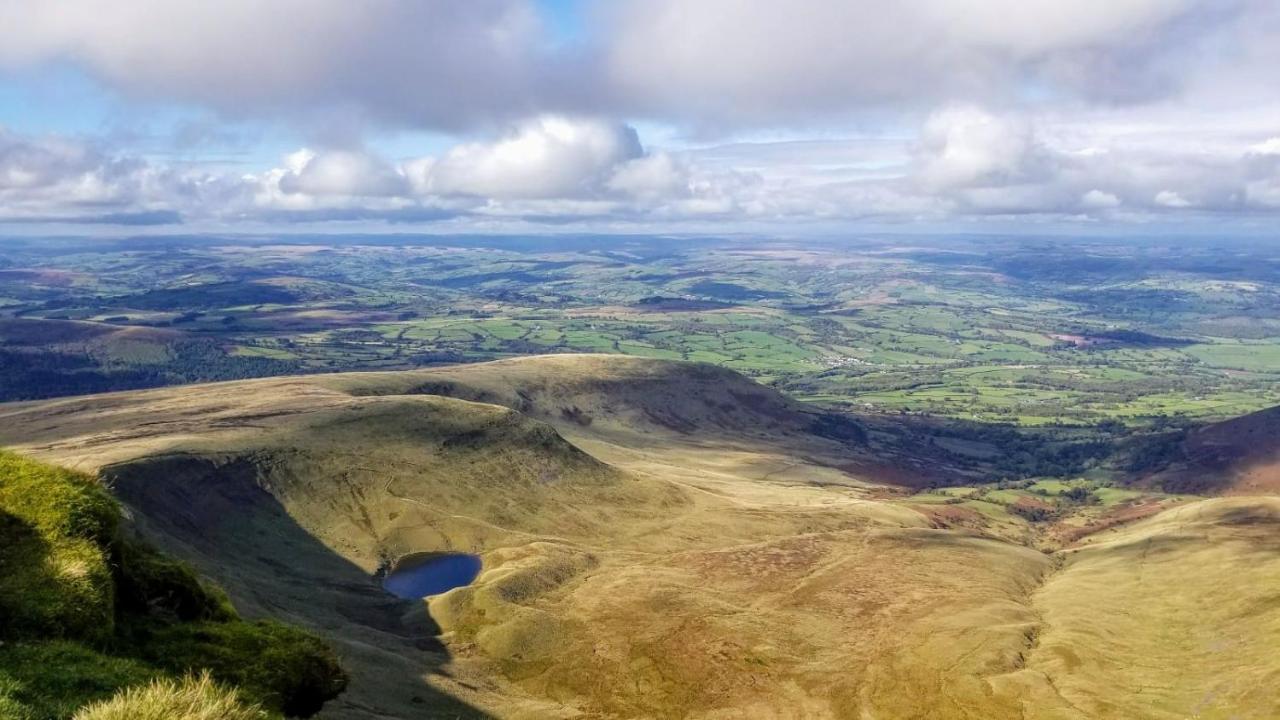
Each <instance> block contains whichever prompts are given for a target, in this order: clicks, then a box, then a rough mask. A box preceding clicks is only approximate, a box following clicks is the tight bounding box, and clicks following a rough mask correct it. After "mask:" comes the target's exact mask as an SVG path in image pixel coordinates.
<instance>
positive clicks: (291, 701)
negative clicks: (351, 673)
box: [139, 620, 347, 717]
mask: <svg viewBox="0 0 1280 720" xmlns="http://www.w3.org/2000/svg"><path fill="white" fill-rule="evenodd" d="M140 639H141V640H142V642H141V643H140V645H139V651H140V652H141V653H142V656H143V657H144V659H146V660H148V661H150V662H154V663H155V664H157V665H159V666H161V667H164V668H167V669H170V670H173V671H175V672H180V673H181V672H189V671H192V670H198V669H207V670H208V671H209V672H210V673H212V674H213V677H215V678H217V679H218V680H219V681H221V682H225V683H228V684H231V685H235V686H237V687H239V688H240V690H241V692H242V693H243V694H244V696H245V697H246V698H249V699H250V700H253V701H254V702H258V703H261V704H262V705H263V706H265V707H268V708H270V709H272V710H278V711H280V712H283V713H285V714H286V715H294V716H300V717H307V716H310V715H313V714H315V713H316V712H317V711H319V709H320V707H321V706H322V705H323V704H324V702H325V701H326V700H329V699H331V698H333V697H335V696H337V695H338V693H340V692H342V691H343V690H344V689H345V688H346V686H347V676H346V674H345V673H344V672H343V671H342V668H341V666H339V665H338V660H337V657H336V656H335V655H334V653H333V651H332V650H331V649H330V648H329V646H328V645H327V644H325V643H324V641H322V640H320V639H319V638H318V637H316V636H314V635H312V634H310V633H308V632H305V631H302V630H299V629H298V628H295V627H291V626H289V625H285V624H283V623H278V622H275V621H271V620H258V621H255V622H245V621H241V620H236V621H232V622H192V623H170V624H160V625H156V626H154V627H152V628H150V629H149V630H147V631H145V632H143V633H142V634H141V636H140Z"/></svg>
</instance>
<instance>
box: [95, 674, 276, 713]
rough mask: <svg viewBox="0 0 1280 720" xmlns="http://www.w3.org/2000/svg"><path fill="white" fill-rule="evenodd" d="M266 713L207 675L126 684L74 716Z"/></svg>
mask: <svg viewBox="0 0 1280 720" xmlns="http://www.w3.org/2000/svg"><path fill="white" fill-rule="evenodd" d="M267 717H269V715H267V713H266V712H265V711H264V710H262V709H261V708H259V707H258V706H256V705H250V704H246V703H243V702H241V701H240V698H239V696H238V695H237V694H236V691H235V690H234V689H231V688H226V687H223V686H221V685H218V684H217V683H215V682H214V681H213V680H212V678H210V677H209V675H208V674H207V673H206V674H202V675H200V676H199V677H192V676H190V675H188V676H186V677H184V678H182V679H181V680H172V679H157V680H152V681H151V682H150V683H149V684H147V685H143V686H141V687H134V688H128V689H126V690H123V691H121V692H120V693H119V694H117V695H116V696H115V697H113V698H111V699H110V700H104V701H101V702H97V703H94V704H92V705H89V706H88V707H85V708H83V709H81V710H80V711H79V712H77V713H76V714H75V719H74V720H262V719H263V718H267Z"/></svg>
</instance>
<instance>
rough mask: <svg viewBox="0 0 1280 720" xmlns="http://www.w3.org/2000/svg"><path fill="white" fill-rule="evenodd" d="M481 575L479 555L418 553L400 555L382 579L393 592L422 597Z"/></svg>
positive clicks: (388, 590) (406, 597) (466, 583)
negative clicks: (401, 556)
mask: <svg viewBox="0 0 1280 720" xmlns="http://www.w3.org/2000/svg"><path fill="white" fill-rule="evenodd" d="M479 574H480V558H479V557H478V556H476V555H466V554H464V553H418V554H416V555H408V556H406V557H403V558H400V560H399V561H398V562H397V563H396V565H395V567H394V568H392V569H391V571H390V572H388V573H387V575H386V577H384V578H383V579H382V587H383V588H384V589H385V590H386V591H387V592H389V593H391V594H392V595H395V596H397V597H402V598H405V599H408V600H421V599H422V598H424V597H426V596H428V595H438V594H440V593H442V592H445V591H446V590H452V589H454V588H456V587H462V586H463V585H470V584H471V581H472V580H475V579H476V576H477V575H479Z"/></svg>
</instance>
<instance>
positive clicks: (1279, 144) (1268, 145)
mask: <svg viewBox="0 0 1280 720" xmlns="http://www.w3.org/2000/svg"><path fill="white" fill-rule="evenodd" d="M1249 150H1250V151H1251V152H1254V153H1256V154H1258V155H1280V137H1273V138H1270V139H1268V140H1266V141H1264V142H1260V143H1258V144H1257V145H1254V146H1253V147H1251V148H1249Z"/></svg>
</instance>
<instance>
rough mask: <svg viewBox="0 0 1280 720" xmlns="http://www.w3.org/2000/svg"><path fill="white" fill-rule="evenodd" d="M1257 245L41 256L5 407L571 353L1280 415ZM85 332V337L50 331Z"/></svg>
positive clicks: (1183, 410)
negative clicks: (43, 281) (43, 398)
mask: <svg viewBox="0 0 1280 720" xmlns="http://www.w3.org/2000/svg"><path fill="white" fill-rule="evenodd" d="M1233 252H1234V253H1235V255H1234V257H1235V258H1236V261H1234V262H1232V263H1229V264H1226V265H1225V266H1224V261H1223V260H1222V256H1221V252H1220V249H1219V248H1211V247H1203V248H1197V247H1193V248H1186V247H1179V248H1175V247H1173V246H1161V245H1158V244H1154V245H1153V244H1150V243H1148V244H1145V245H1137V244H1135V245H1133V246H1125V245H1123V244H1121V245H1119V246H1109V247H1106V248H1103V249H1098V248H1097V247H1095V246H1093V245H1091V244H1090V243H1089V242H1087V241H1065V240H1064V241H1055V242H1053V243H1040V244H1037V242H1036V241H1015V240H1000V239H986V240H983V241H972V242H968V241H963V240H957V239H954V238H952V239H947V240H945V241H942V240H939V241H936V242H931V241H929V240H927V239H913V240H912V241H911V242H910V243H895V242H890V241H863V242H859V243H811V244H808V245H802V244H795V243H784V242H768V241H763V240H752V241H749V242H748V241H743V242H732V241H712V240H682V241H668V240H664V239H660V238H636V239H625V238H614V239H608V240H604V239H601V240H598V241H593V242H587V241H585V240H584V241H580V242H571V241H565V240H552V239H546V240H535V239H528V238H522V239H513V238H493V239H480V240H470V239H448V238H441V239H437V238H430V237H405V238H400V239H397V240H396V241H395V242H388V241H385V240H374V239H361V238H340V239H328V240H325V241H323V242H317V241H314V239H310V240H309V241H308V242H306V243H305V244H303V243H301V242H300V243H298V244H289V243H285V242H262V241H247V240H246V241H241V242H235V241H229V240H226V241H224V240H220V241H219V242H217V243H212V242H205V241H203V239H201V238H191V239H187V240H182V239H177V240H173V241H167V242H162V241H156V247H155V248H154V249H146V248H143V249H139V248H137V247H132V246H131V248H130V250H129V251H128V252H125V251H122V250H120V249H119V248H117V247H115V246H114V245H113V244H112V243H111V242H107V241H103V242H101V243H98V244H93V245H89V246H77V247H76V248H75V251H74V252H66V251H61V250H60V249H59V248H58V246H57V244H56V243H53V244H41V245H36V244H32V245H27V246H22V245H19V246H16V247H14V248H12V249H11V252H10V253H9V254H8V256H7V258H8V261H9V262H10V263H11V264H12V265H14V266H16V267H30V268H41V269H49V270H57V271H59V272H62V273H68V272H69V273H72V277H74V278H75V281H74V282H72V283H70V284H64V285H59V286H40V285H38V284H32V283H31V282H30V281H24V282H21V283H20V282H15V281H7V282H4V283H3V284H0V297H4V298H5V304H4V305H3V306H0V335H3V336H4V338H3V339H4V340H5V341H6V343H5V346H6V350H4V351H3V354H2V355H0V398H4V399H16V398H19V397H31V396H34V394H40V393H41V392H43V394H45V395H58V394H72V393H76V392H90V391H97V390H102V389H123V388H130V387H145V386H150V385H164V384H172V383H176V382H190V381H193V380H210V379H231V378H236V377H250V376H255V375H274V374H284V373H297V372H310V371H332V370H346V369H390V368H406V367H415V366H421V365H428V364H437V363H447V362H471V361H479V360H488V359H496V358H502V357H510V356H516V355H529V354H540V353H557V352H572V353H619V354H624V355H635V356H640V357H652V358H663V359H677V360H679V359H683V360H692V361H702V362H709V363H714V364H717V365H722V366H724V367H728V368H732V369H734V370H737V371H739V372H743V373H746V374H748V375H750V376H752V377H754V378H756V379H757V380H760V381H762V382H766V383H770V384H773V385H775V386H776V387H778V388H779V389H782V390H784V391H786V392H788V393H789V394H791V395H793V396H795V397H798V398H801V399H803V400H807V401H811V402H816V403H821V404H825V405H829V406H832V407H834V408H842V409H846V410H851V411H854V412H857V413H864V414H865V413H875V414H898V413H911V414H923V415H932V416H943V417H951V418H958V419H965V420H977V421H981V422H998V423H1008V424H1017V425H1025V426H1046V425H1092V424H1096V423H1098V422H1101V421H1104V420H1117V421H1119V422H1122V423H1125V424H1130V425H1147V424H1151V423H1155V422H1163V421H1164V420H1165V419H1167V418H1170V417H1173V418H1177V417H1185V418H1188V419H1190V420H1199V419H1204V420H1207V419H1217V418H1224V417H1229V416H1232V415H1238V414H1241V413H1245V412H1249V411H1252V410H1257V409H1260V408H1263V407H1267V406H1270V405H1274V404H1280V382H1277V381H1280V322H1276V321H1275V318H1277V317H1280V269H1276V268H1275V265H1274V263H1271V262H1270V261H1269V258H1267V257H1266V256H1265V251H1263V250H1256V249H1252V248H1248V247H1242V248H1235V249H1233ZM1250 253H1256V254H1257V256H1256V258H1254V259H1253V260H1252V261H1250V260H1249V258H1250ZM1241 258H1243V260H1241ZM141 268H146V270H147V272H145V273H142V272H139V270H140V269H141ZM64 276H65V275H64ZM77 320H83V321H88V323H91V324H86V323H72V321H77ZM59 324H61V325H59ZM66 325H71V326H72V327H73V329H74V331H66V330H65V329H59V328H62V326H66ZM130 328H133V329H135V330H137V331H139V332H141V333H142V334H135V335H124V334H121V331H124V330H128V329H130ZM153 331H154V332H153ZM68 332H70V334H71V335H75V334H77V333H79V334H83V335H86V337H83V338H71V339H69V340H68V341H67V342H62V343H60V342H51V341H50V340H49V338H50V337H56V336H59V335H61V334H66V333H68ZM95 333H96V334H95ZM111 333H115V334H111ZM148 333H150V334H148ZM90 336H92V337H90Z"/></svg>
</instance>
